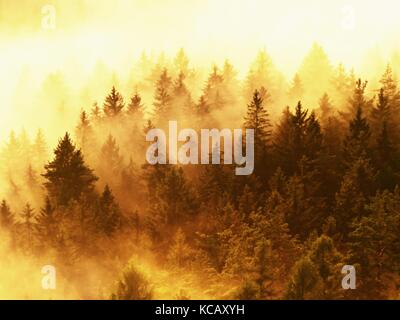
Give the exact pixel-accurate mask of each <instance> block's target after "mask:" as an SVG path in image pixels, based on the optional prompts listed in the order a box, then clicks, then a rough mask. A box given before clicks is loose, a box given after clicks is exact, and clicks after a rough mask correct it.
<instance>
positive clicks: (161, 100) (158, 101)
mask: <svg viewBox="0 0 400 320" xmlns="http://www.w3.org/2000/svg"><path fill="white" fill-rule="evenodd" d="M171 85H172V80H171V78H170V76H169V75H168V71H167V69H164V70H163V72H162V73H161V75H160V78H159V79H158V80H157V84H156V92H155V96H154V103H153V105H154V108H155V110H154V112H155V116H156V118H157V119H158V120H161V119H164V117H165V116H167V115H168V114H169V112H171V99H172V97H171V92H170V90H171ZM164 120H165V119H164Z"/></svg>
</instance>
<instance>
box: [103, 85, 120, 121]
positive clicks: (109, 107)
mask: <svg viewBox="0 0 400 320" xmlns="http://www.w3.org/2000/svg"><path fill="white" fill-rule="evenodd" d="M124 106H125V104H124V99H123V97H122V95H121V94H120V93H119V92H118V91H117V90H116V89H115V87H114V86H113V87H112V89H111V92H110V94H109V95H108V96H107V97H106V100H105V102H104V105H103V110H104V113H105V115H107V116H108V117H114V116H117V115H118V114H119V113H120V112H121V110H122V109H123V108H124Z"/></svg>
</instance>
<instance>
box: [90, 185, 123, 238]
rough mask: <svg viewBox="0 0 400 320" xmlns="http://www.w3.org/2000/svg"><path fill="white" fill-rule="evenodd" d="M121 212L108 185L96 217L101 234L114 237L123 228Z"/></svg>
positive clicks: (101, 197)
mask: <svg viewBox="0 0 400 320" xmlns="http://www.w3.org/2000/svg"><path fill="white" fill-rule="evenodd" d="M121 220H122V215H121V210H120V208H119V206H118V204H117V202H116V201H115V198H114V196H113V194H112V192H111V190H110V188H109V186H108V185H106V186H105V187H104V191H103V193H102V194H101V196H100V199H99V209H98V212H97V215H96V222H97V227H98V229H97V230H99V231H100V232H102V233H104V234H105V235H107V236H112V235H113V234H114V233H115V232H116V231H117V230H118V229H120V228H121Z"/></svg>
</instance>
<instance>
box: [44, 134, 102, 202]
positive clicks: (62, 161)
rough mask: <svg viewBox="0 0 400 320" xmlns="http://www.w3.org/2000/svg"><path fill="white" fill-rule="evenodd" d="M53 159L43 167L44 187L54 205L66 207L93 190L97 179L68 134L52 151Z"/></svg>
mask: <svg viewBox="0 0 400 320" xmlns="http://www.w3.org/2000/svg"><path fill="white" fill-rule="evenodd" d="M54 155H55V157H54V159H53V160H52V161H51V162H49V163H48V164H47V165H45V170H46V172H45V173H44V174H43V177H44V178H45V179H46V180H47V181H46V182H45V183H44V186H45V188H46V190H47V192H48V195H49V197H50V199H51V200H52V201H54V204H55V205H64V206H65V205H67V204H68V202H69V201H71V200H77V199H79V197H80V196H81V194H83V193H89V192H91V191H92V190H93V188H94V183H95V182H96V181H97V179H98V178H97V177H96V176H95V175H94V173H93V171H92V169H90V168H89V167H88V166H87V165H86V164H85V161H84V158H83V155H82V153H81V151H80V150H76V148H75V146H74V145H73V143H72V141H71V139H70V137H69V134H68V133H66V134H65V136H64V138H63V139H61V140H59V143H58V146H57V148H56V149H55V150H54Z"/></svg>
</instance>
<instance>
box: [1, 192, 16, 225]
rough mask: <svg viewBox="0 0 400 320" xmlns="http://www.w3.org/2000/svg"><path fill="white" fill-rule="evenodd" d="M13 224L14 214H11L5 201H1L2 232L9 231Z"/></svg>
mask: <svg viewBox="0 0 400 320" xmlns="http://www.w3.org/2000/svg"><path fill="white" fill-rule="evenodd" d="M14 222H15V220H14V214H13V213H12V212H11V209H10V207H9V205H8V203H7V201H6V200H4V199H3V200H2V201H1V205H0V226H1V228H3V229H4V230H11V227H12V226H13V225H14Z"/></svg>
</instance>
